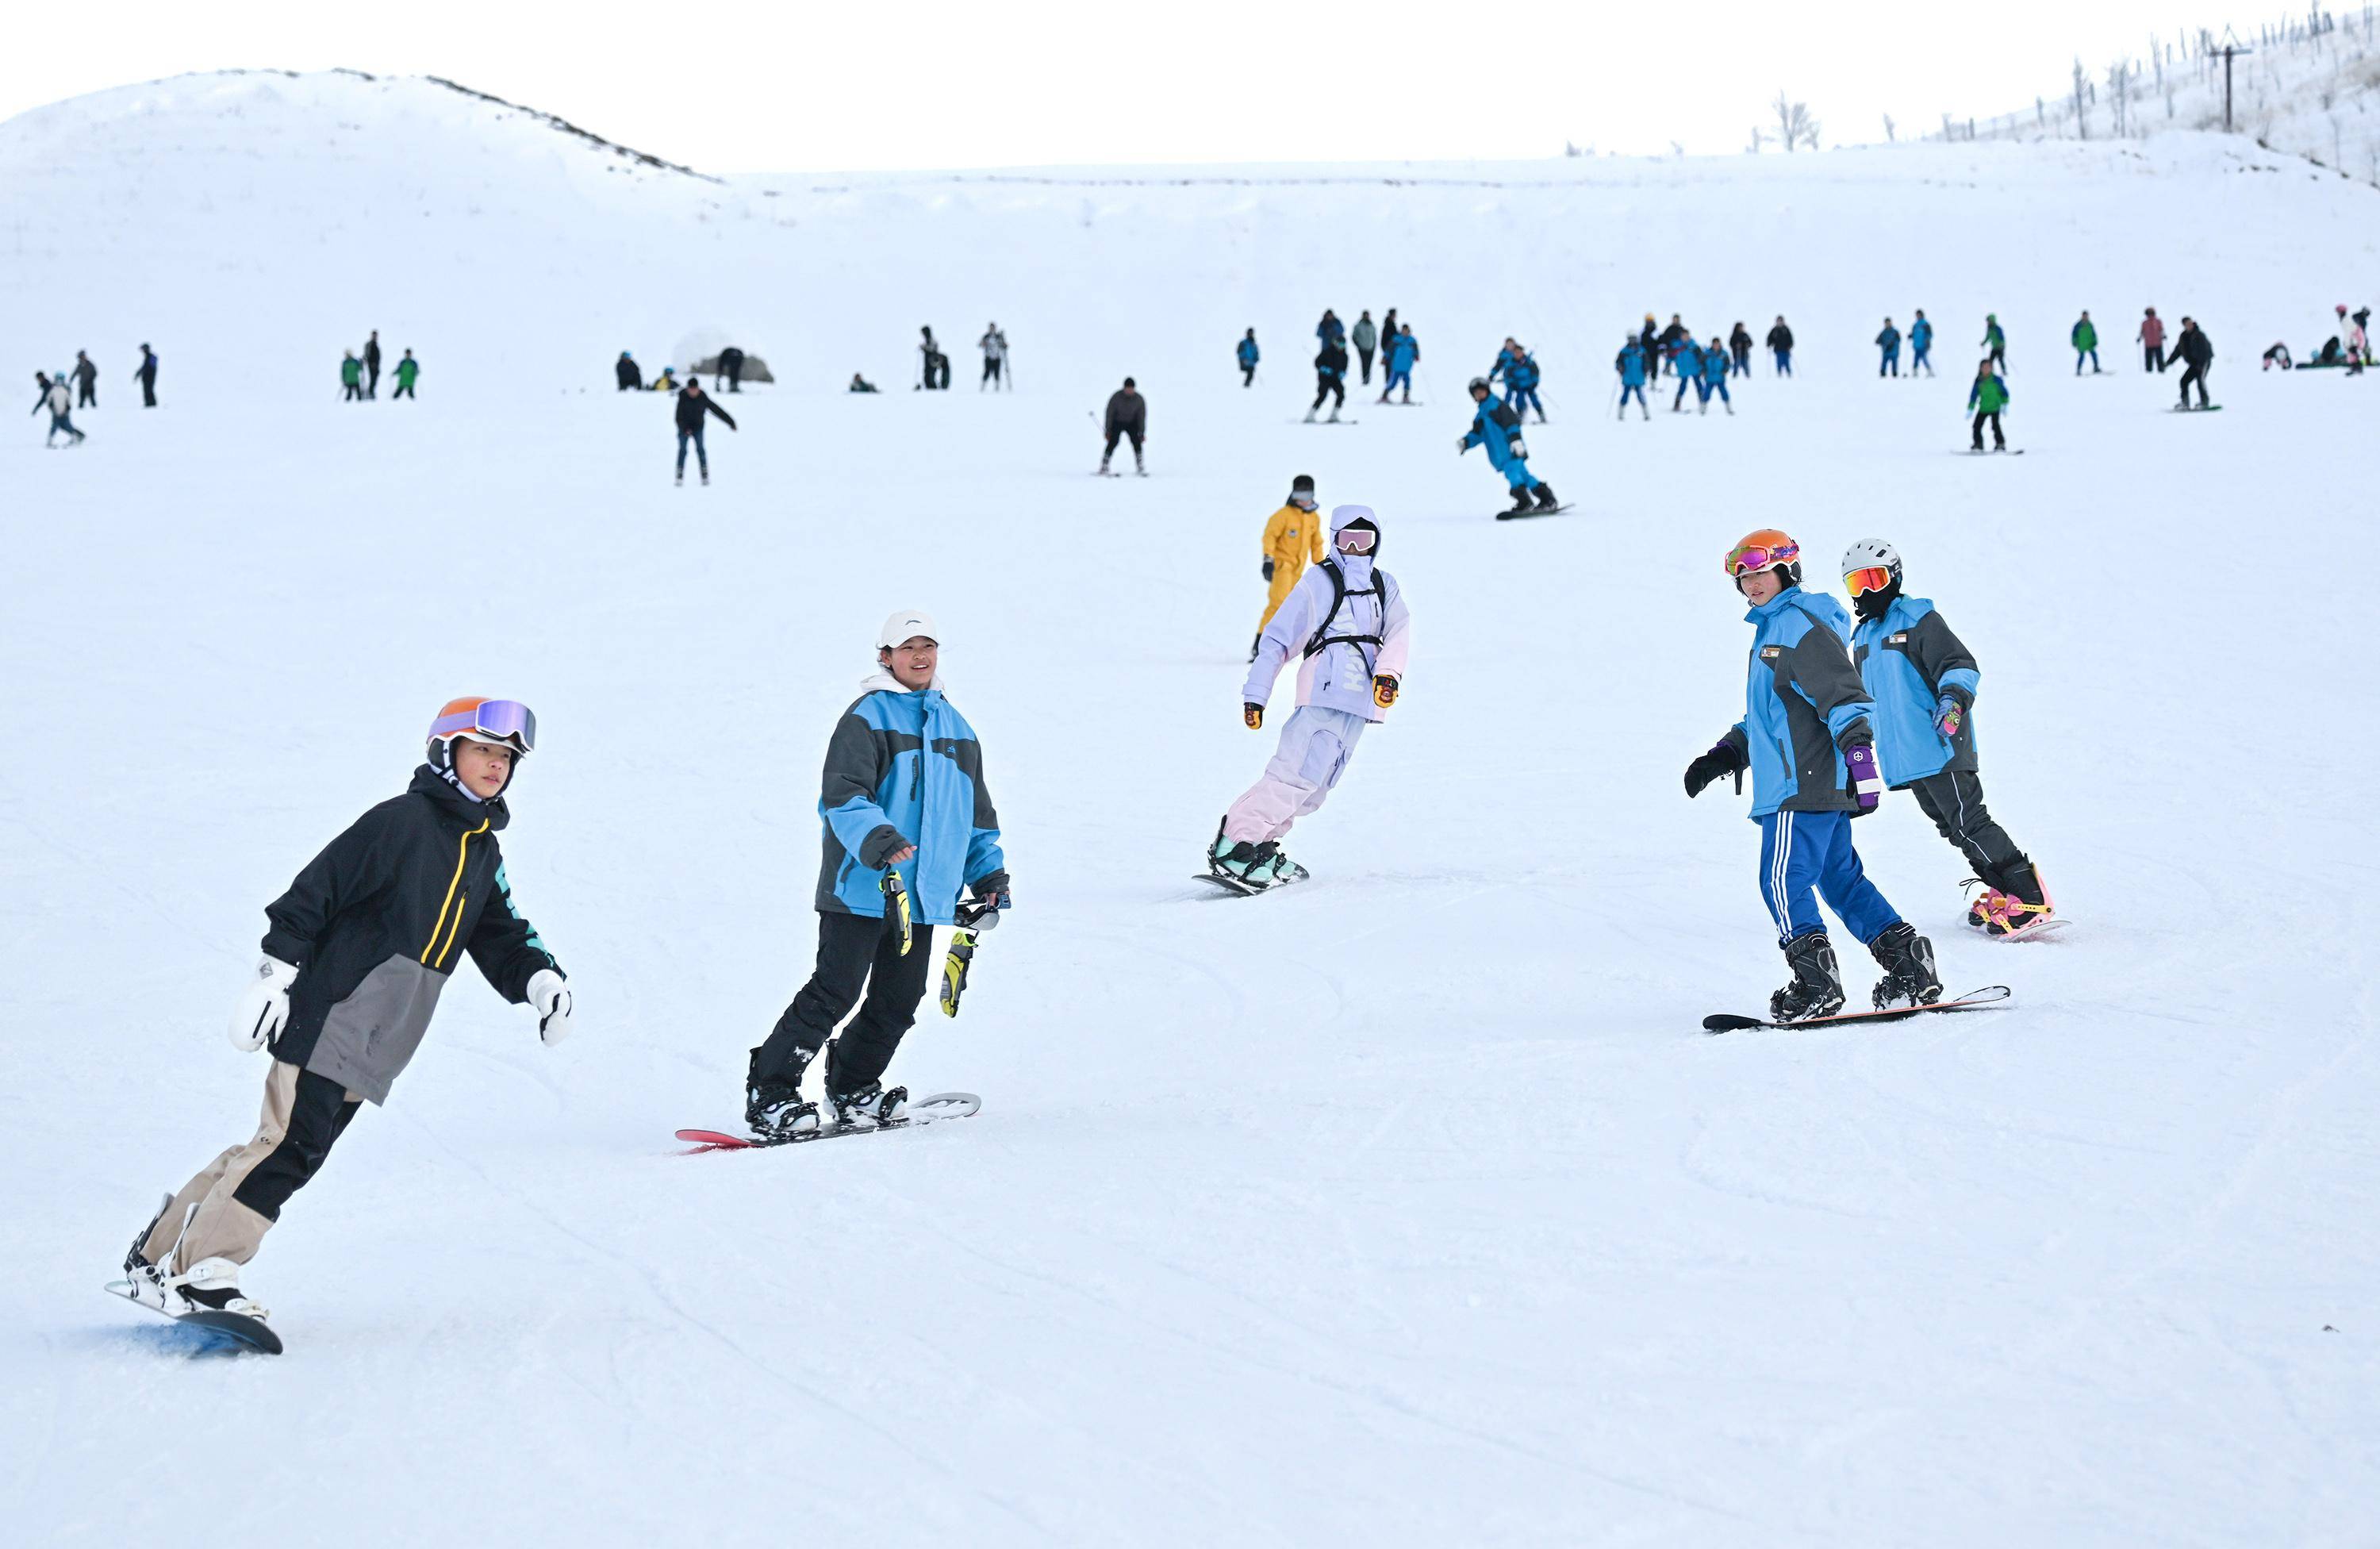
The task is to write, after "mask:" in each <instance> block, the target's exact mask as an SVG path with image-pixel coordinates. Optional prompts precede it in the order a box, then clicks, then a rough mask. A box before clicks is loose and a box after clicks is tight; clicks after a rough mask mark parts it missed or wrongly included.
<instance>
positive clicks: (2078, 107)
mask: <svg viewBox="0 0 2380 1549" xmlns="http://www.w3.org/2000/svg"><path fill="white" fill-rule="evenodd" d="M2090 89H2091V78H2090V77H2089V76H2088V75H2085V74H2084V73H2083V61H2082V60H2081V59H2079V58H2078V59H2076V60H2075V61H2074V134H2075V137H2076V138H2077V139H2080V140H2088V139H2090V138H2091V121H2090V119H2089V118H2087V117H2085V116H2084V109H2085V108H2086V107H2087V106H2088V105H2089V104H2087V103H2086V102H2085V101H2084V97H2083V93H2085V92H2086V91H2089V90H2090Z"/></svg>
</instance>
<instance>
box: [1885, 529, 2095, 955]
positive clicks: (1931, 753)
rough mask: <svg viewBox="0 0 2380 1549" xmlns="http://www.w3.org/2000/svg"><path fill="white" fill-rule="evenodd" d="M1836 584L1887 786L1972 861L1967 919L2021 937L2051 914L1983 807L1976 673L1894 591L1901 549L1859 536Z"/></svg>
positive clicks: (1928, 613) (1918, 603) (1940, 625)
mask: <svg viewBox="0 0 2380 1549" xmlns="http://www.w3.org/2000/svg"><path fill="white" fill-rule="evenodd" d="M1842 575H1843V586H1844V589H1845V590H1847V591H1848V592H1851V594H1852V611H1853V612H1854V613H1856V614H1858V615H1859V620H1860V621H1859V624H1858V626H1857V627H1856V628H1854V629H1853V630H1852V662H1853V663H1854V664H1855V665H1857V666H1858V667H1859V673H1860V680H1861V681H1862V682H1863V683H1864V684H1865V685H1866V687H1867V691H1868V697H1869V698H1870V699H1871V700H1873V701H1875V703H1876V714H1875V716H1874V724H1875V727H1876V755H1877V762H1880V763H1881V764H1882V765H1883V767H1884V776H1885V779H1886V780H1887V782H1888V787H1889V788H1890V789H1893V790H1905V791H1908V792H1910V793H1911V794H1913V796H1915V797H1916V798H1917V805H1918V808H1919V810H1920V811H1924V812H1925V815H1926V816H1927V817H1929V818H1931V819H1932V820H1933V821H1934V826H1935V827H1936V828H1937V829H1938V830H1940V831H1941V835H1942V837H1944V838H1945V839H1948V840H1949V841H1950V843H1951V845H1952V846H1954V847H1955V848H1957V849H1958V851H1959V852H1960V853H1961V855H1963V856H1965V857H1966V858H1967V862H1968V864H1969V865H1972V866H1973V867H1974V869H1975V877H1974V880H1975V881H1978V882H1980V883H1982V884H1983V887H1984V891H1983V893H1982V895H1981V896H1979V897H1977V898H1976V899H1975V900H1974V902H1973V904H1972V905H1971V906H1970V907H1969V909H1968V911H1967V923H1968V924H1970V925H1973V926H1974V927H1975V928H1976V929H1977V930H1979V931H1982V932H1984V933H1986V934H1989V935H1996V936H2012V935H2021V934H2022V933H2025V932H2026V931H2029V930H2034V929H2037V928H2038V927H2040V926H2041V925H2042V924H2044V923H2046V921H2048V920H2049V919H2050V918H2051V916H2052V915H2053V914H2054V913H2055V912H2056V911H2055V909H2054V907H2053V906H2052V905H2051V903H2050V900H2049V891H2048V889H2047V888H2046V887H2044V886H2043V885H2042V882H2041V877H2040V875H2039V873H2037V872H2035V871H2034V865H2033V862H2032V860H2029V859H2027V858H2026V856H2025V855H2024V853H2023V852H2022V851H2021V850H2019V849H2018V848H2016V841H2015V840H2013V839H2011V838H2010V837H2009V836H2008V830H2006V829H2004V828H2002V827H2001V826H2000V825H1999V824H1998V823H1995V822H1993V821H1992V815H1991V813H1990V812H1988V811H1985V808H1984V787H1983V778H1982V776H1981V775H1979V774H1978V773H1977V770H1978V767H1979V766H1978V764H1977V762H1976V754H1975V724H1974V714H1975V689H1976V687H1977V685H1978V684H1979V683H1980V681H1981V680H1982V677H1983V674H1982V673H1981V671H1980V670H1979V669H1978V668H1977V667H1976V665H1975V658H1974V655H1973V653H1971V652H1969V651H1968V649H1967V648H1966V647H1965V646H1964V645H1961V643H1960V642H1959V637H1958V636H1956V635H1954V634H1952V633H1951V632H1950V627H1949V625H1948V624H1946V623H1944V622H1943V620H1942V616H1941V615H1940V614H1938V613H1937V612H1935V611H1934V604H1933V603H1932V602H1930V601H1928V600H1927V599H1925V598H1924V597H1905V596H1903V595H1901V591H1900V554H1899V553H1898V552H1897V551H1896V550H1895V549H1894V548H1893V546H1892V545H1891V544H1890V543H1880V542H1878V541H1876V539H1873V538H1869V539H1863V540H1861V541H1860V542H1859V543H1853V544H1852V546H1851V547H1850V548H1848V549H1846V550H1844V551H1843V565H1842Z"/></svg>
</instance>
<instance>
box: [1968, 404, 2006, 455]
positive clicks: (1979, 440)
mask: <svg viewBox="0 0 2380 1549" xmlns="http://www.w3.org/2000/svg"><path fill="white" fill-rule="evenodd" d="M1986 420H1988V421H1991V425H1992V445H1995V446H2005V445H2008V437H2007V436H2004V435H2002V434H2001V433H2000V411H1999V410H1998V409H1985V410H1984V411H1983V412H1982V413H1980V414H1977V415H1976V416H1975V450H1976V451H1978V452H1980V451H1982V450H1983V449H1984V421H1986Z"/></svg>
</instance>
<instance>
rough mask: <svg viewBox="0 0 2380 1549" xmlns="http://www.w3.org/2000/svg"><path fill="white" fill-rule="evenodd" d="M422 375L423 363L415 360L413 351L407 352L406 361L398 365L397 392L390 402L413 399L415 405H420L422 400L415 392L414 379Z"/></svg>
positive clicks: (393, 394)
mask: <svg viewBox="0 0 2380 1549" xmlns="http://www.w3.org/2000/svg"><path fill="white" fill-rule="evenodd" d="M420 374H421V362H420V361H419V360H415V359H414V358H413V351H411V350H409V349H408V350H407V351H406V352H405V359H404V360H399V361H398V362H397V363H396V391H395V392H394V393H391V394H390V395H389V401H390V402H391V403H394V402H395V401H396V400H397V399H399V398H412V399H413V401H414V402H415V403H419V402H420V401H421V399H420V398H419V396H417V395H416V394H415V393H414V391H413V379H414V378H415V377H417V376H419V375H420Z"/></svg>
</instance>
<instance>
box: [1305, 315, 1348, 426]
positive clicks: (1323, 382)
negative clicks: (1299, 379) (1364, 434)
mask: <svg viewBox="0 0 2380 1549" xmlns="http://www.w3.org/2000/svg"><path fill="white" fill-rule="evenodd" d="M1334 393H1335V394H1337V395H1338V397H1337V400H1336V401H1335V402H1333V403H1332V404H1331V405H1330V423H1332V424H1334V425H1335V424H1337V423H1338V422H1339V411H1340V410H1341V409H1344V408H1346V407H1347V347H1346V345H1344V344H1343V343H1342V342H1341V341H1340V339H1339V336H1338V335H1330V336H1329V337H1326V338H1325V339H1324V340H1323V341H1322V348H1320V349H1318V350H1317V351H1315V355H1314V402H1313V404H1312V405H1311V406H1310V407H1308V408H1307V409H1306V411H1305V422H1306V423H1307V424H1309V425H1310V424H1312V423H1314V417H1315V415H1317V414H1318V413H1320V412H1321V410H1322V400H1323V399H1325V398H1328V397H1330V396H1331V395H1332V394H1334Z"/></svg>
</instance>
